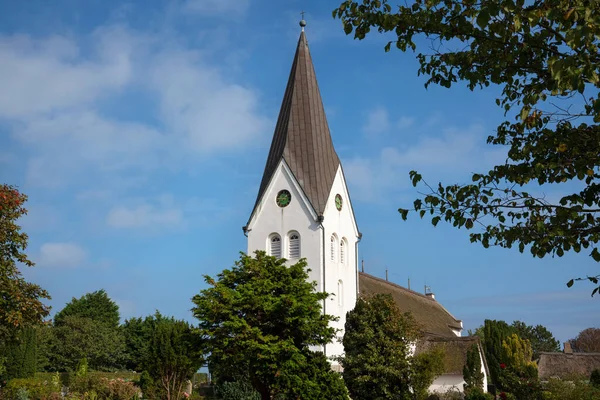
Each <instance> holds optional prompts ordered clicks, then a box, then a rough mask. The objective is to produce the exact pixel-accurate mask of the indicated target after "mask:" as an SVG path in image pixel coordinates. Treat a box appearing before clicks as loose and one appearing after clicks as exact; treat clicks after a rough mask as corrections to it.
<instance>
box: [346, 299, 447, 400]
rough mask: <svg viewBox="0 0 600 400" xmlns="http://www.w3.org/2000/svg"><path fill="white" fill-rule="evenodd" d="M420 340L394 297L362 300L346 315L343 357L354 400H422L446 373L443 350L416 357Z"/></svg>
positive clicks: (347, 382) (412, 320) (417, 330)
mask: <svg viewBox="0 0 600 400" xmlns="http://www.w3.org/2000/svg"><path fill="white" fill-rule="evenodd" d="M419 338H420V334H419V326H418V325H417V323H416V321H415V320H414V318H413V317H412V315H411V314H410V313H402V312H401V311H400V309H399V308H398V305H397V304H396V303H395V302H394V300H393V298H392V297H391V296H390V295H384V294H377V295H375V296H372V297H367V298H359V299H358V301H357V302H356V306H355V307H354V309H353V310H352V311H349V312H348V313H347V315H346V325H345V333H344V338H343V343H344V352H345V355H344V357H343V358H342V359H341V364H342V366H343V367H344V372H343V376H344V381H345V383H346V386H347V388H348V391H349V392H350V397H352V399H354V400H361V399H365V400H366V399H413V398H417V399H421V398H424V394H426V393H427V388H429V386H430V385H431V383H432V382H433V380H434V379H435V376H436V375H439V374H441V373H442V372H443V353H439V352H435V353H421V354H419V355H417V356H412V355H411V346H412V345H414V344H415V343H416V341H417V340H418V339H419Z"/></svg>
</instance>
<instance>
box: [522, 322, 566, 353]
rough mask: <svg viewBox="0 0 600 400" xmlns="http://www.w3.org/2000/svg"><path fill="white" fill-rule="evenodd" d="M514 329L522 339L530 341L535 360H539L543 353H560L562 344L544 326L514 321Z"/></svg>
mask: <svg viewBox="0 0 600 400" xmlns="http://www.w3.org/2000/svg"><path fill="white" fill-rule="evenodd" d="M512 327H513V328H514V331H515V332H516V333H517V334H518V335H519V336H520V337H521V338H522V339H527V340H529V343H530V344H531V349H532V350H533V359H534V360H537V359H538V358H539V356H540V353H541V352H557V351H560V342H559V341H558V340H557V339H556V338H555V337H554V335H552V332H550V331H549V330H548V329H546V327H544V326H543V325H536V326H532V325H527V324H525V323H524V322H522V321H513V323H512Z"/></svg>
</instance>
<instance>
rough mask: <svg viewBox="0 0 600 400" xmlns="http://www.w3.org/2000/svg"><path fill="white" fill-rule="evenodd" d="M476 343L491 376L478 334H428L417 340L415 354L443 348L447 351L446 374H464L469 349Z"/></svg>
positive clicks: (445, 360)
mask: <svg viewBox="0 0 600 400" xmlns="http://www.w3.org/2000/svg"><path fill="white" fill-rule="evenodd" d="M474 344H475V345H477V347H478V348H479V353H480V354H481V355H482V358H483V366H484V368H485V371H486V373H487V375H488V376H489V372H488V366H487V362H486V360H485V357H484V356H483V351H482V350H481V344H480V341H479V337H477V336H464V337H458V336H455V337H453V338H452V337H439V336H426V337H424V338H423V339H421V340H419V341H418V342H417V348H416V350H415V354H419V353H423V352H426V351H430V350H434V349H439V348H441V349H443V350H444V353H445V357H444V374H452V375H462V373H463V367H464V366H465V365H466V363H467V351H469V349H470V348H471V346H473V345H474Z"/></svg>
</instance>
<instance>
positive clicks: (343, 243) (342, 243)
mask: <svg viewBox="0 0 600 400" xmlns="http://www.w3.org/2000/svg"><path fill="white" fill-rule="evenodd" d="M346 247H347V246H346V239H344V238H342V240H340V264H342V265H345V264H346Z"/></svg>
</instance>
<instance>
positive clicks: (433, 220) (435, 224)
mask: <svg viewBox="0 0 600 400" xmlns="http://www.w3.org/2000/svg"><path fill="white" fill-rule="evenodd" d="M440 219H441V217H440V216H437V217H433V218H432V219H431V223H432V224H433V226H437V224H438V222H440Z"/></svg>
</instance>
